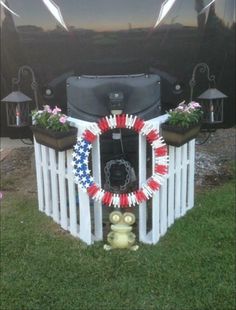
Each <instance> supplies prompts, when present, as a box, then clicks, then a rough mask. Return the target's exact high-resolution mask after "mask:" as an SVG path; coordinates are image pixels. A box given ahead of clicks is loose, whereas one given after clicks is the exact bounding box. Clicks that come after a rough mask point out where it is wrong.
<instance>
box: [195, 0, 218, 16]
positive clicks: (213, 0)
mask: <svg viewBox="0 0 236 310" xmlns="http://www.w3.org/2000/svg"><path fill="white" fill-rule="evenodd" d="M215 1H216V0H212V1H211V2H209V3H208V4H207V5H206V6H205V7H204V8H203V9H202V10H201V11H200V12H199V13H198V15H200V14H202V13H203V12H204V11H205V10H206V9H207V8H209V6H210V5H212V3H213V2H215Z"/></svg>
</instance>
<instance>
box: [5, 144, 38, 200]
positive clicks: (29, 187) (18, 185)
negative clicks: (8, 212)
mask: <svg viewBox="0 0 236 310" xmlns="http://www.w3.org/2000/svg"><path fill="white" fill-rule="evenodd" d="M1 190H2V191H9V192H13V193H14V192H21V193H22V194H24V195H26V194H29V195H36V194H37V186H36V173H35V165H34V148H33V147H22V148H17V149H13V150H11V152H9V153H8V155H7V156H6V157H5V158H4V159H3V160H2V161H1Z"/></svg>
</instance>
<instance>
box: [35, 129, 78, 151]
mask: <svg viewBox="0 0 236 310" xmlns="http://www.w3.org/2000/svg"><path fill="white" fill-rule="evenodd" d="M31 130H32V131H33V134H34V137H35V140H36V141H37V142H38V143H40V144H43V145H45V146H48V147H50V148H52V149H54V150H56V151H65V150H68V149H71V148H72V147H73V145H74V144H75V143H76V138H77V128H75V127H71V128H70V130H69V131H66V132H58V131H54V130H50V129H45V128H41V127H37V126H31Z"/></svg>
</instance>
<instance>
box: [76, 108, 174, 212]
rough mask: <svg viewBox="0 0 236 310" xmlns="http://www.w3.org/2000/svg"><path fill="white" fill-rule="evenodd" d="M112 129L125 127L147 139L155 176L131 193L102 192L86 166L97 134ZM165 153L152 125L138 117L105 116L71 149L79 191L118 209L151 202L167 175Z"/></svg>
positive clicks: (164, 146)
mask: <svg viewBox="0 0 236 310" xmlns="http://www.w3.org/2000/svg"><path fill="white" fill-rule="evenodd" d="M115 128H127V129H130V130H133V131H135V132H137V133H139V134H142V135H144V136H146V139H147V141H148V142H149V143H150V145H151V146H152V149H153V154H154V163H155V166H154V173H153V174H152V176H151V177H150V178H148V179H147V180H146V182H145V183H144V184H143V185H142V187H141V188H139V189H138V190H136V191H133V192H130V193H124V194H116V193H112V192H109V191H105V190H104V189H102V188H101V187H100V186H99V185H98V184H96V183H95V182H94V180H93V177H92V175H91V173H90V172H91V171H90V170H89V167H88V157H89V154H90V151H91V149H92V143H93V142H94V141H95V140H96V139H97V137H98V136H99V135H101V134H103V133H105V132H107V131H109V130H111V129H115ZM167 153H168V152H167V146H166V144H165V143H164V142H163V139H162V137H160V136H159V132H158V131H157V129H155V128H154V127H153V125H152V123H151V122H146V121H144V120H143V119H141V118H139V117H137V116H132V115H130V116H129V115H128V114H122V115H110V116H106V117H104V118H101V119H100V120H99V121H98V123H92V124H91V125H90V126H89V127H88V128H87V129H85V130H84V132H83V134H82V136H81V137H79V138H78V140H77V143H76V145H75V146H74V152H73V154H72V156H73V168H74V169H73V172H74V174H75V181H76V182H77V183H78V185H79V186H80V187H81V188H82V189H84V190H85V191H87V193H88V195H89V196H90V197H91V198H92V199H94V200H95V201H99V202H101V203H102V204H103V205H106V206H114V207H118V208H120V207H121V208H125V207H131V206H135V205H139V204H140V203H142V202H144V201H146V200H148V199H150V198H151V197H152V196H153V194H154V193H155V192H156V191H158V190H159V188H160V185H161V184H162V181H163V180H164V177H165V175H166V174H167V172H168V154H167Z"/></svg>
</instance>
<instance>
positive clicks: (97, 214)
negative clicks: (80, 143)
mask: <svg viewBox="0 0 236 310" xmlns="http://www.w3.org/2000/svg"><path fill="white" fill-rule="evenodd" d="M92 167H93V178H94V181H95V182H96V183H97V184H98V185H99V186H101V159H100V140H99V139H97V140H96V141H95V143H94V144H93V148H92ZM94 235H95V236H94V237H95V240H96V241H99V240H102V239H103V223H102V203H101V202H98V201H95V202H94Z"/></svg>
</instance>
